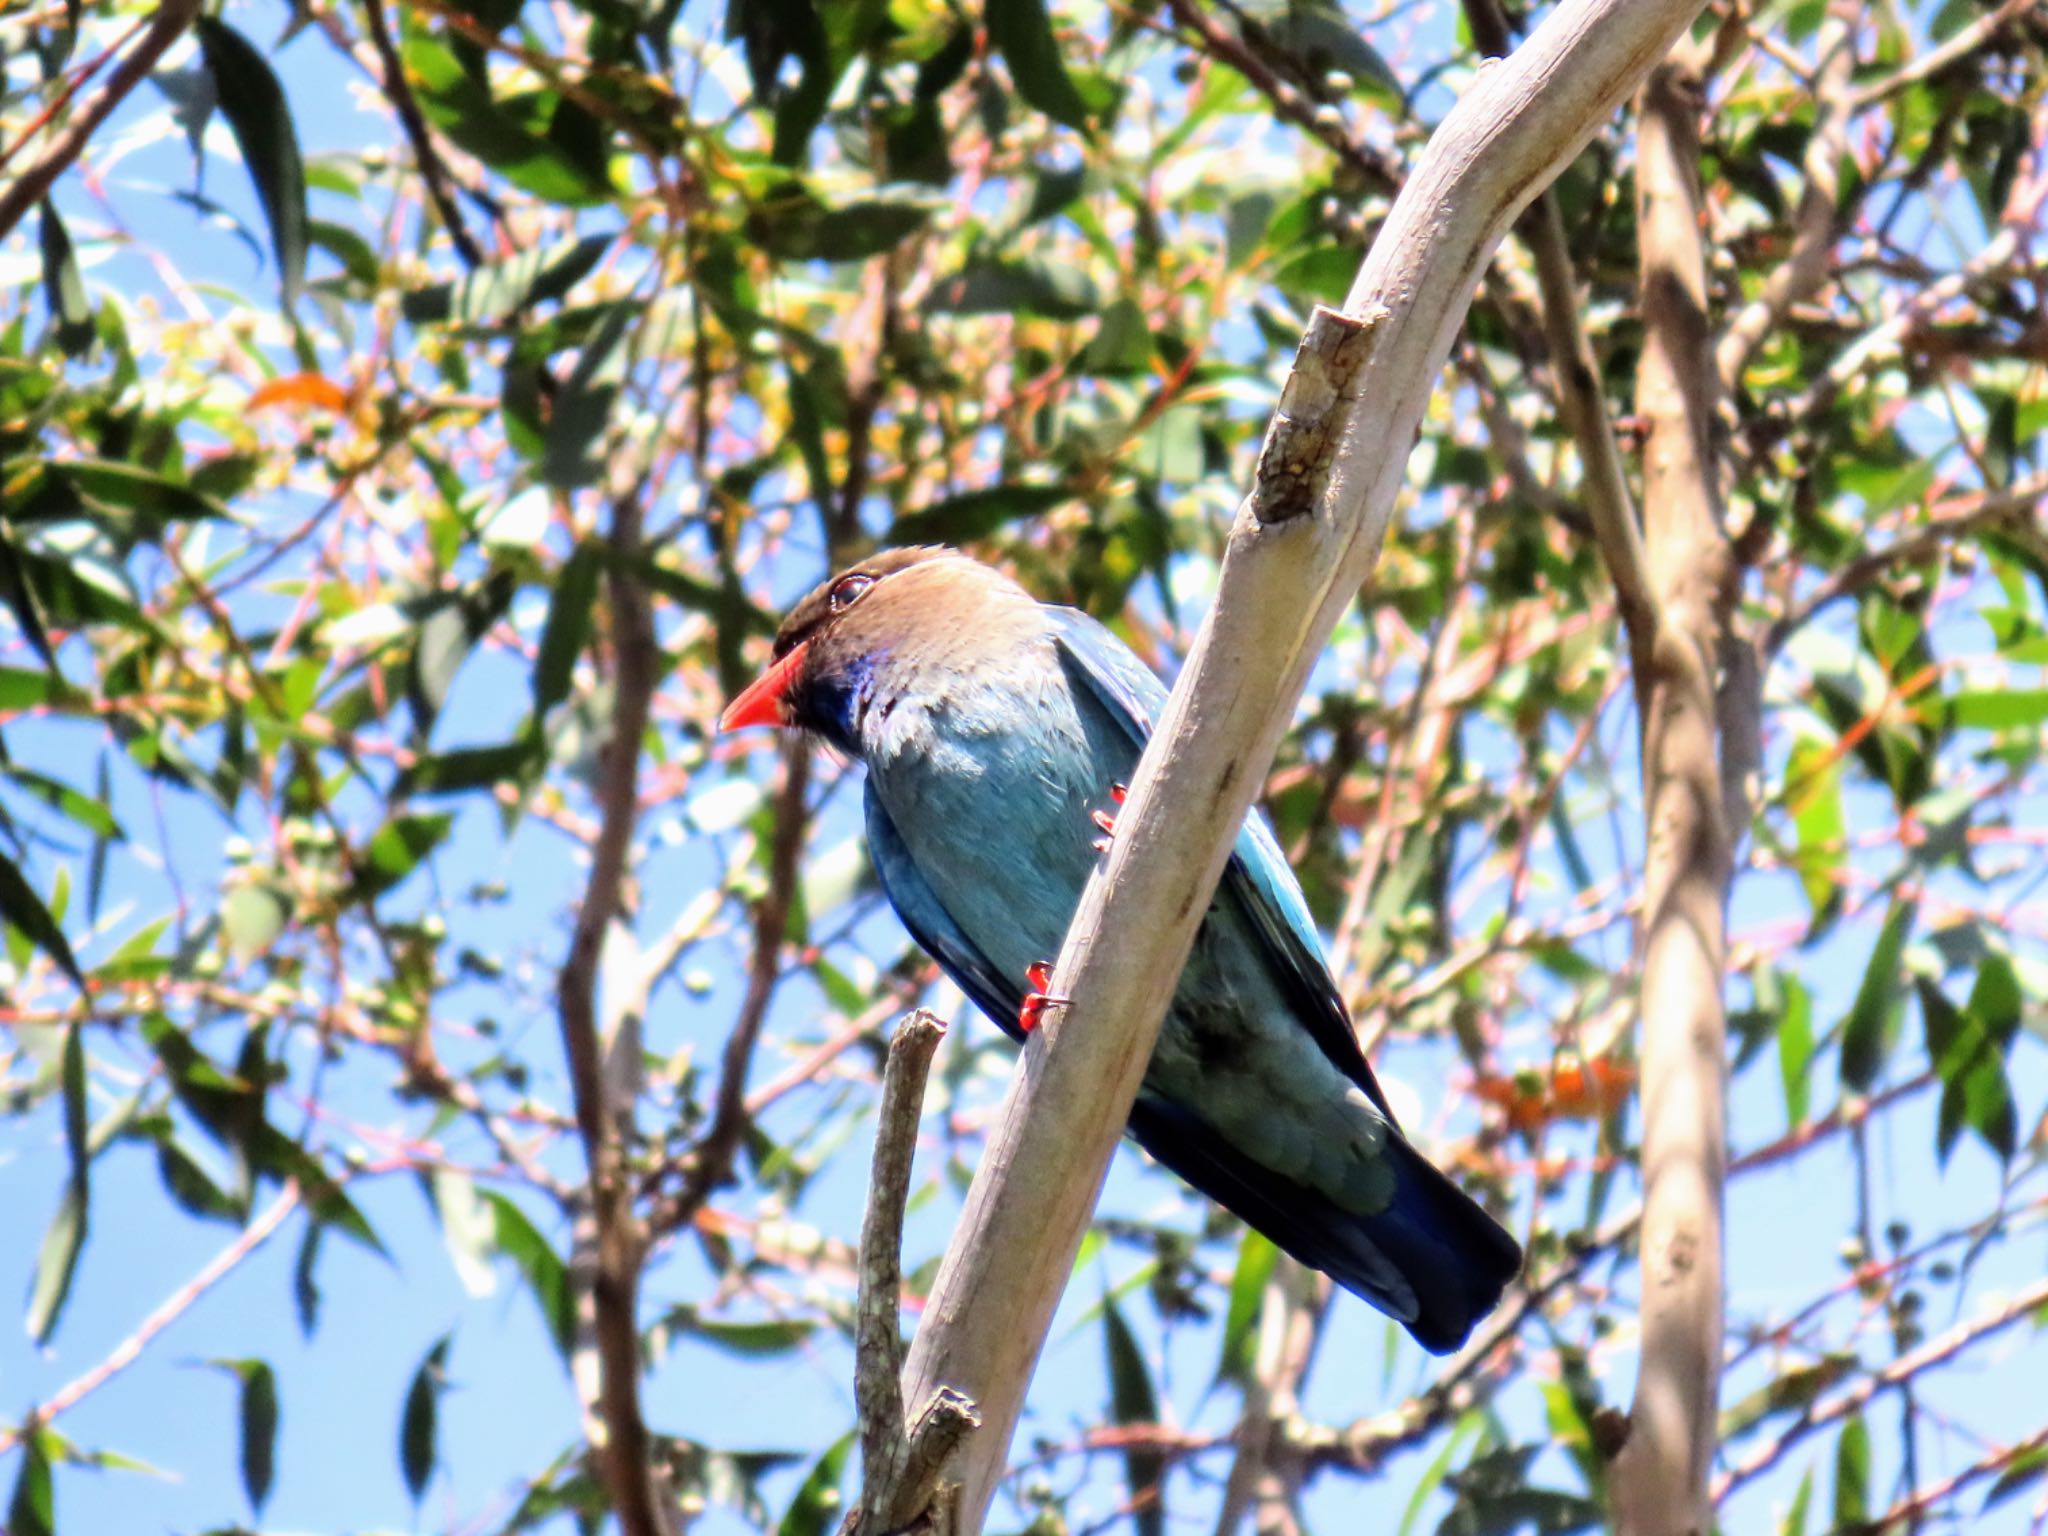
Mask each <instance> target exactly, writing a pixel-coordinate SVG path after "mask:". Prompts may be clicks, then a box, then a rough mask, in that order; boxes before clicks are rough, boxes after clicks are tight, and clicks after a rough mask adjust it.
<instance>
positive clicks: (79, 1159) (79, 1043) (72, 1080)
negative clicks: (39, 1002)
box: [62, 1024, 92, 1189]
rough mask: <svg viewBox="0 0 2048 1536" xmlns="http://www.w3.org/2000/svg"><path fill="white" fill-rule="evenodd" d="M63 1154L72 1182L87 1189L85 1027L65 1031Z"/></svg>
mask: <svg viewBox="0 0 2048 1536" xmlns="http://www.w3.org/2000/svg"><path fill="white" fill-rule="evenodd" d="M62 1077H63V1081H64V1150H65V1151H66V1152H67V1153H68V1154H69V1155H70V1158H71V1182H72V1183H73V1184H76V1185H77V1186H78V1187H79V1188H80V1189H83V1188H85V1186H86V1183H87V1181H88V1179H89V1178H90V1176H91V1173H92V1145H91V1126H92V1111H91V1105H90V1104H89V1103H88V1101H87V1097H86V1088H87V1082H86V1072H85V1026H84V1025H83V1024H73V1025H72V1026H71V1027H70V1028H69V1029H67V1030H65V1031H64V1064H63V1068H62Z"/></svg>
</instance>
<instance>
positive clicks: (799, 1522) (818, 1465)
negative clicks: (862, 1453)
mask: <svg viewBox="0 0 2048 1536" xmlns="http://www.w3.org/2000/svg"><path fill="white" fill-rule="evenodd" d="M859 1440H860V1431H859V1430H849V1431H847V1432H846V1433H845V1434H843V1435H841V1436H840V1437H839V1438H838V1439H837V1440H835V1441H833V1442H832V1444H830V1445H829V1446H827V1447H826V1448H825V1453H824V1454H823V1455H822V1456H820V1457H819V1458H818V1459H817V1460H816V1461H814V1462H813V1463H811V1470H810V1471H809V1472H808V1473H807V1474H805V1476H804V1480H803V1482H802V1483H801V1484H800V1485H799V1486H798V1488H797V1490H796V1494H795V1496H794V1497H793V1498H791V1499H790V1501H789V1508H788V1509H786V1510H784V1511H783V1514H782V1520H781V1522H780V1523H779V1524H777V1526H776V1527H775V1536H826V1533H827V1532H828V1531H832V1530H834V1529H836V1528H837V1526H838V1521H839V1506H840V1503H841V1502H842V1501H841V1499H840V1494H839V1484H840V1480H841V1478H842V1477H844V1475H845V1472H846V1458H847V1456H848V1454H849V1453H850V1452H851V1451H852V1449H853V1447H854V1446H855V1445H856V1444H857V1443H858V1442H859Z"/></svg>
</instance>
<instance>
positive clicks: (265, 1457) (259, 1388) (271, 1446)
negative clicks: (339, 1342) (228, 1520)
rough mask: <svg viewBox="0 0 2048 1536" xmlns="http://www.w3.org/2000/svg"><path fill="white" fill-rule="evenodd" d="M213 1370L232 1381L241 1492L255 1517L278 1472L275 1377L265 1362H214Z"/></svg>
mask: <svg viewBox="0 0 2048 1536" xmlns="http://www.w3.org/2000/svg"><path fill="white" fill-rule="evenodd" d="M208 1363H209V1364H211V1365H212V1366H213V1367H214V1368H215V1369H216V1370H219V1371H223V1372H225V1373H226V1374H228V1375H230V1376H232V1377H234V1378H235V1383H236V1389H237V1390H236V1397H237V1400H238V1408H239V1412H238V1416H239V1418H240V1421H241V1440H242V1491H243V1493H245V1494H247V1495H248V1498H249V1508H250V1509H251V1510H253V1511H254V1512H255V1513H256V1514H257V1515H259V1516H260V1515H261V1514H262V1513H263V1506H264V1505H265V1504H266V1503H268V1502H269V1500H270V1488H271V1484H272V1482H273V1481H274V1480H275V1477H276V1472H277V1423H278V1411H277V1375H276V1373H275V1372H274V1371H272V1370H271V1368H270V1362H269V1361H267V1360H256V1359H248V1360H214V1361H210V1362H208Z"/></svg>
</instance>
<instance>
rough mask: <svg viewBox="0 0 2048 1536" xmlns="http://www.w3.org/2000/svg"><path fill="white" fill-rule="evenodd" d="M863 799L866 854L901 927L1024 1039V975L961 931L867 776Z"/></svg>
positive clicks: (1012, 1032)
mask: <svg viewBox="0 0 2048 1536" xmlns="http://www.w3.org/2000/svg"><path fill="white" fill-rule="evenodd" d="M864 799H865V801H866V805H867V821H868V828H867V830H868V856H869V857H870V858H871V859H873V860H874V861H875V874H876V875H877V876H878V877H879V878H880V879H881V882H882V893H883V894H884V895H885V896H887V897H888V898H889V905H890V906H892V907H894V908H895V909H896V915H897V916H898V917H900V918H901V919H903V926H904V927H905V928H908V929H909V930H910V936H911V937H912V938H913V939H915V940H916V941H917V943H918V947H919V948H920V949H922V950H923V951H924V952H925V953H926V954H928V955H930V956H931V957H932V958H933V959H934V960H936V961H938V962H939V969H940V970H942V971H944V972H945V973H946V974H947V976H949V977H951V978H952V981H953V984H954V985H955V986H957V987H958V988H959V989H960V990H961V991H962V992H965V993H966V994H967V996H968V998H969V999H970V1000H971V1001H972V1002H973V1003H974V1006H975V1007H977V1008H979V1009H980V1010H981V1011H982V1012H983V1013H985V1014H987V1015H988V1016H989V1017H990V1018H991V1019H993V1020H994V1021H995V1022H996V1023H997V1024H1000V1025H1001V1026H1002V1027H1003V1029H1004V1030H1005V1031H1006V1032H1007V1033H1008V1034H1010V1035H1012V1036H1014V1037H1016V1038H1017V1039H1019V1040H1021V1039H1023V1032H1022V1031H1021V1030H1020V1029H1018V1027H1017V1010H1018V1009H1019V1008H1020V1007H1022V1006H1023V1002H1024V982H1023V978H1022V977H1016V978H1011V977H1006V976H1004V975H1003V974H1002V972H1000V971H998V970H997V969H996V968H995V966H994V965H992V964H991V963H990V962H989V958H988V956H986V955H984V954H983V953H982V952H981V951H980V950H979V949H978V948H976V947H975V944H974V941H973V940H972V939H970V938H968V937H967V935H966V934H965V933H963V932H962V931H961V928H960V925H959V924H958V923H956V922H954V921H953V918H952V914H950V913H949V912H947V911H946V909H945V907H943V906H942V905H940V903H939V898H938V897H937V896H935V895H933V894H932V888H931V887H930V886H929V885H927V884H926V883H925V878H924V875H923V874H922V873H921V872H920V871H919V870H918V867H917V865H916V863H915V862H914V861H913V860H912V859H911V857H910V850H909V849H908V848H907V847H905V846H904V843H903V837H902V835H901V834H900V833H898V832H897V830H896V824H895V823H894V822H893V821H891V820H890V819H889V813H888V811H886V810H884V809H883V807H882V801H881V797H880V796H878V795H877V794H876V793H875V784H874V780H873V779H870V780H868V785H867V792H866V795H865V796H864Z"/></svg>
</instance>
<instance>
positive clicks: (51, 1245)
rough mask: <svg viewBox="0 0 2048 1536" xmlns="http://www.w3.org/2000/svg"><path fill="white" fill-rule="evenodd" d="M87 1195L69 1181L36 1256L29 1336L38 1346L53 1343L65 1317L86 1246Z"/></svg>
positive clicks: (29, 1303)
mask: <svg viewBox="0 0 2048 1536" xmlns="http://www.w3.org/2000/svg"><path fill="white" fill-rule="evenodd" d="M85 1227H86V1192H85V1191H84V1190H83V1189H82V1188H80V1187H79V1186H78V1185H77V1184H76V1183H71V1182H67V1183H66V1184H65V1186H64V1192H63V1193H62V1194H61V1195H59V1196H58V1197H57V1213H56V1214H55V1215H54V1216H52V1217H51V1218H50V1225H49V1227H48V1229H47V1230H45V1232H44V1233H43V1245H42V1247H41V1249H40V1250H38V1251H37V1253H36V1267H35V1278H34V1280H33V1281H32V1282H31V1284H30V1287H29V1298H28V1323H27V1327H28V1336H29V1337H30V1338H31V1339H34V1340H35V1341H36V1343H38V1344H45V1343H48V1342H49V1338H50V1334H51V1333H52V1332H53V1331H54V1330H55V1328H56V1326H57V1319H58V1318H59V1317H60V1316H62V1315H63V1311H64V1302H65V1300H66V1298H67V1297H69V1296H70V1294H71V1280H72V1277H73V1276H74V1275H75V1274H76V1273H77V1271H78V1255H79V1253H80V1251H81V1250H82V1249H83V1248H84V1246H85Z"/></svg>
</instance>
